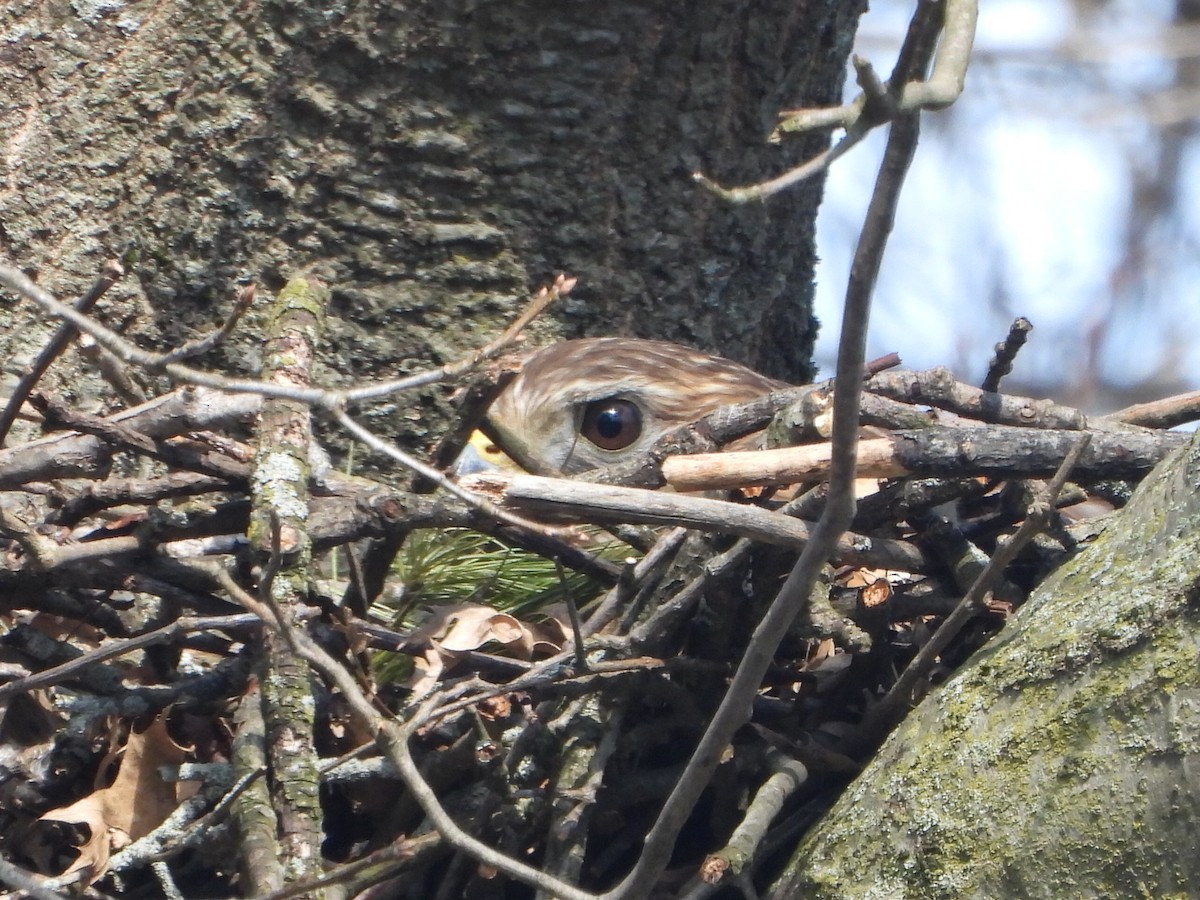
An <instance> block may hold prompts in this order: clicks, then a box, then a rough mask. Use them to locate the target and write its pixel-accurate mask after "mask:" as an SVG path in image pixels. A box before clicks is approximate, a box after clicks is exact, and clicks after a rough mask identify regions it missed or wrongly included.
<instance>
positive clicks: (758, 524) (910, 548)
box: [462, 473, 929, 572]
mask: <svg viewBox="0 0 1200 900" xmlns="http://www.w3.org/2000/svg"><path fill="white" fill-rule="evenodd" d="M462 484H463V486H464V487H467V488H468V489H469V490H475V491H479V492H480V493H483V494H485V495H486V496H488V497H489V498H490V499H492V500H494V501H495V502H497V503H499V504H501V506H503V507H504V508H508V509H519V510H521V511H522V512H525V513H529V514H533V515H544V516H548V517H552V518H554V519H559V520H564V519H565V520H570V521H579V522H594V523H600V522H635V523H642V524H648V525H682V526H684V527H687V528H695V529H698V530H700V531H716V532H723V533H726V534H736V535H739V536H741V537H747V538H752V539H754V540H759V541H763V542H764V543H768V544H776V545H781V546H785V547H802V546H804V544H806V543H808V541H809V538H810V537H811V532H812V526H811V525H810V524H809V523H807V522H803V521H801V520H800V519H793V518H792V517H791V516H787V515H784V514H783V513H777V512H771V511H770V510H766V509H761V508H759V507H757V506H749V505H746V504H743V503H730V502H728V501H725V500H710V499H708V498H707V497H686V496H682V495H680V494H674V493H671V492H670V491H649V490H645V489H642V488H628V487H619V486H616V485H606V484H591V483H589V482H585V481H572V480H570V479H566V478H544V477H542V476H540V475H505V474H499V473H488V474H486V475H473V476H471V477H470V478H469V479H463V482H462ZM835 558H836V559H837V560H838V561H839V562H843V563H847V564H850V565H865V566H875V567H877V568H883V569H896V570H898V571H903V572H923V571H927V570H928V569H929V562H928V561H927V560H926V559H925V557H924V555H923V554H922V553H921V551H920V550H919V549H918V548H917V547H915V546H914V545H912V544H908V543H905V542H904V541H896V540H889V539H884V538H874V537H867V536H865V535H858V534H853V533H848V534H846V535H844V536H843V537H842V539H841V540H840V541H839V542H838V547H837V552H836V554H835Z"/></svg>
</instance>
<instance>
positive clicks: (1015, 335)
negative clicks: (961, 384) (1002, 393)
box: [979, 316, 1033, 392]
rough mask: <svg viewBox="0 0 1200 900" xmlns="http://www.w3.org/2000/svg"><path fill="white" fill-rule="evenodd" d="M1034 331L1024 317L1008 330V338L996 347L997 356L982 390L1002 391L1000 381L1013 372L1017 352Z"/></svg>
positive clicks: (993, 359)
mask: <svg viewBox="0 0 1200 900" xmlns="http://www.w3.org/2000/svg"><path fill="white" fill-rule="evenodd" d="M1031 331H1033V323H1032V322H1030V321H1029V320H1028V319H1026V318H1025V317H1024V316H1021V317H1020V318H1018V319H1016V320H1015V321H1014V322H1013V323H1012V325H1011V326H1009V329H1008V337H1006V338H1005V339H1004V340H1003V341H1001V342H1000V343H999V344H997V345H996V348H995V351H996V352H995V356H993V357H992V361H991V362H989V363H988V370H987V375H985V376H984V378H983V383H982V384H980V385H979V386H980V388H982V389H983V390H985V391H990V392H995V391H998V390H1000V379H1001V378H1003V377H1004V376H1005V375H1007V374H1009V373H1010V372H1011V371H1012V364H1013V360H1014V359H1016V358H1017V352H1018V351H1019V350H1020V349H1021V348H1022V347H1024V346H1025V342H1026V341H1027V340H1029V332H1031Z"/></svg>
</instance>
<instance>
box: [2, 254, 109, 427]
mask: <svg viewBox="0 0 1200 900" xmlns="http://www.w3.org/2000/svg"><path fill="white" fill-rule="evenodd" d="M124 274H125V269H124V268H123V267H122V266H121V263H120V262H119V261H117V260H115V259H110V260H107V261H106V262H105V263H104V265H103V266H102V267H101V269H100V276H99V277H98V278H97V279H96V281H95V282H94V283H93V284H92V286H91V287H90V288H88V291H87V293H86V294H84V295H83V296H82V297H80V298H79V299H78V300H77V301H76V302H75V306H74V310H75V312H77V313H79V314H80V315H83V314H85V313H87V312H88V311H89V310H91V308H92V307H93V306H95V305H96V304H97V303H98V302H99V301H100V298H101V297H103V296H104V295H105V294H107V293H108V289H109V288H111V287H112V286H113V285H114V284H116V283H117V281H118V280H119V279H120V278H121V276H122V275H124ZM78 334H79V329H78V328H77V327H76V326H74V325H72V324H71V323H69V322H64V323H63V324H61V325H59V326H58V331H56V332H55V333H54V336H53V337H51V338H50V340H48V341H47V342H46V345H45V346H44V347H42V350H41V352H40V353H38V355H37V359H35V360H34V361H33V362H32V363H31V364H30V366H29V368H28V370H26V372H25V374H24V375H22V376H21V380H20V381H18V382H17V386H16V387H15V388H13V392H12V396H11V397H9V398H8V403H7V404H5V406H4V410H3V411H2V412H0V447H3V446H4V441H5V439H6V438H7V437H8V432H9V430H10V429H11V428H12V426H13V423H14V422H15V421H16V420H17V416H18V414H19V413H20V412H21V407H22V406H23V405H24V403H25V401H26V400H28V399H29V395H30V394H32V393H33V389H34V388H35V387H37V383H38V382H39V381H41V379H42V376H43V375H45V374H46V370H47V369H49V368H50V366H51V364H52V363H53V362H54V360H56V359H58V357H59V356H61V355H62V353H63V351H64V350H66V349H67V347H68V346H69V345H70V343H71V341H73V340H74V339H75V337H76V336H77V335H78Z"/></svg>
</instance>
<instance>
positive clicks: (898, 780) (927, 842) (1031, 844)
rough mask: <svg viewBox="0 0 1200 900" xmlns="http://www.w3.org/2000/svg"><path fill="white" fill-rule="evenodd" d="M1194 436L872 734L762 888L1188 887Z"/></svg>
mask: <svg viewBox="0 0 1200 900" xmlns="http://www.w3.org/2000/svg"><path fill="white" fill-rule="evenodd" d="M1198 488H1200V441H1193V442H1192V443H1191V444H1189V445H1188V446H1187V447H1185V448H1183V449H1182V450H1180V451H1177V452H1176V453H1175V454H1173V455H1172V456H1171V457H1170V458H1169V459H1168V460H1167V461H1165V462H1164V463H1163V464H1162V465H1161V466H1160V467H1159V468H1158V469H1156V470H1155V472H1154V473H1153V474H1152V475H1151V476H1150V477H1149V478H1148V479H1147V480H1146V481H1145V482H1144V483H1143V484H1142V486H1141V487H1140V488H1139V489H1138V491H1137V493H1136V494H1135V496H1134V498H1133V500H1132V501H1131V502H1130V504H1129V506H1128V507H1127V508H1126V509H1125V510H1123V511H1122V512H1121V513H1119V514H1118V515H1116V516H1114V518H1113V520H1112V521H1111V522H1110V524H1109V525H1108V526H1107V527H1106V528H1105V530H1104V531H1103V533H1102V534H1101V535H1100V536H1099V537H1098V538H1097V539H1096V540H1095V542H1094V543H1093V544H1092V545H1091V546H1089V547H1088V548H1086V550H1085V551H1084V552H1082V553H1081V554H1080V555H1079V556H1078V557H1076V558H1075V559H1074V560H1073V561H1071V562H1070V563H1069V564H1067V565H1066V566H1064V567H1063V569H1061V570H1060V571H1059V572H1057V573H1055V574H1054V575H1053V576H1052V577H1051V578H1050V579H1048V580H1047V581H1046V582H1045V583H1044V584H1043V585H1042V586H1041V587H1039V588H1038V589H1037V591H1036V592H1035V593H1034V595H1033V596H1032V597H1031V598H1030V600H1029V601H1028V603H1027V604H1026V605H1025V606H1024V607H1023V608H1022V609H1021V610H1020V612H1019V613H1018V614H1017V615H1016V617H1015V618H1014V620H1013V621H1012V622H1011V623H1010V624H1009V625H1008V626H1007V627H1006V628H1005V630H1004V632H1002V634H1001V635H1000V636H999V637H998V638H997V639H995V640H994V641H993V643H992V644H991V645H990V646H989V647H987V648H985V649H984V650H983V651H981V652H980V653H979V654H977V656H976V658H975V659H974V660H973V661H972V662H971V663H970V664H969V665H968V667H966V668H965V669H964V670H963V671H961V672H960V673H958V674H957V675H955V677H953V678H952V679H951V680H950V681H949V682H948V683H947V684H945V685H944V686H942V687H940V688H939V689H937V690H936V691H935V692H934V693H933V694H931V695H930V696H929V697H928V698H926V700H925V701H924V702H923V703H922V704H921V705H920V706H919V707H918V708H917V710H915V711H914V712H913V713H912V714H911V715H910V717H909V719H908V720H907V721H906V722H905V723H904V725H903V726H901V728H900V729H899V730H898V731H897V732H896V733H894V734H893V735H892V736H891V738H890V739H889V740H888V741H887V742H886V743H885V744H884V746H883V748H882V749H881V750H880V752H879V753H878V754H877V755H876V757H875V758H874V759H873V760H872V762H871V763H870V765H869V766H868V768H867V769H866V771H865V772H864V773H863V774H862V776H861V777H860V778H859V779H858V781H857V782H856V783H855V784H853V785H851V787H850V788H849V789H848V790H847V791H846V792H845V794H844V795H843V796H842V798H841V799H840V800H839V802H838V803H837V804H836V805H835V806H834V808H833V809H832V810H831V811H830V812H829V813H828V814H827V816H826V817H825V819H824V820H823V822H822V823H821V824H820V825H819V826H818V827H816V828H815V829H814V830H813V831H812V833H811V834H810V835H809V837H808V838H807V839H806V840H805V842H804V844H803V845H802V846H801V848H800V849H799V851H798V853H797V855H796V856H795V857H794V858H793V860H792V863H791V864H790V866H789V869H788V872H787V874H786V875H785V876H784V878H783V879H781V881H780V883H779V884H778V886H777V889H776V892H775V896H778V897H787V896H794V895H798V894H799V892H801V891H802V892H803V894H802V895H803V896H805V897H818V898H819V897H839V898H847V897H883V896H887V897H914V898H915V897H922V898H926V897H934V898H936V897H947V898H949V897H956V898H957V897H998V896H1022V897H1046V898H1052V897H1055V898H1057V897H1063V896H1079V897H1115V896H1165V895H1169V894H1177V895H1181V896H1182V895H1186V894H1188V892H1189V891H1190V890H1191V886H1192V885H1195V884H1196V883H1200V858H1197V856H1196V854H1195V853H1194V851H1193V848H1194V847H1195V846H1196V841H1197V839H1198V838H1200V807H1198V806H1197V804H1196V802H1195V797H1196V796H1198V795H1200V777H1198V776H1197V775H1196V768H1195V758H1196V753H1197V751H1198V750H1200V667H1198V666H1197V665H1196V660H1197V656H1198V653H1200V620H1198V617H1197V608H1196V599H1197V596H1198V590H1200V490H1198Z"/></svg>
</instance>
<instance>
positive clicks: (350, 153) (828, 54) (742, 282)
mask: <svg viewBox="0 0 1200 900" xmlns="http://www.w3.org/2000/svg"><path fill="white" fill-rule="evenodd" d="M864 7H865V2H861V0H854V2H849V3H833V4H831V3H827V2H811V0H810V2H795V0H767V2H763V3H755V4H749V5H748V4H745V3H741V2H737V0H707V2H698V3H667V2H657V3H656V2H640V3H639V2H579V3H567V4H563V3H550V2H525V3H516V4H513V3H495V2H478V0H449V2H446V0H437V2H423V3H405V4H396V3H390V2H382V0H364V2H356V3H348V4H335V5H332V6H327V5H325V4H313V3H308V2H287V0H274V2H263V3H248V4H234V5H232V8H231V5H230V4H228V3H217V2H213V0H192V2H188V3H183V2H169V3H166V4H151V3H131V4H122V5H120V6H116V5H106V4H84V3H72V4H66V3H50V4H45V3H34V2H32V0H28V2H26V0H16V2H13V3H9V4H6V9H5V10H4V11H2V12H0V33H2V34H3V35H4V39H5V40H4V50H3V53H2V54H0V134H2V135H3V136H4V143H5V148H4V153H3V154H2V155H0V173H2V174H3V179H4V190H3V191H2V192H0V220H2V222H3V230H2V231H0V252H2V253H3V255H4V256H6V257H8V258H9V259H11V260H12V261H14V262H15V263H17V264H18V265H21V266H25V267H27V268H28V269H31V270H34V269H36V270H38V271H37V275H38V278H39V280H40V281H41V282H42V284H43V285H44V286H45V287H47V288H49V289H51V290H52V291H55V292H57V293H59V294H61V295H63V296H64V297H67V298H69V297H70V296H72V295H74V294H78V293H79V292H81V291H82V290H83V288H84V287H85V286H86V285H87V284H88V283H89V282H90V281H91V280H92V278H93V277H94V276H95V273H96V271H97V269H98V267H99V265H100V263H101V261H102V260H103V259H105V258H107V257H110V256H114V255H119V254H120V253H122V252H123V251H124V250H125V249H126V248H128V247H134V248H136V249H137V250H138V252H139V254H140V257H139V260H138V262H137V263H136V264H135V265H134V266H133V267H132V272H131V276H132V277H129V278H127V279H126V280H125V281H124V282H123V283H122V284H120V285H118V287H117V288H115V289H114V290H113V291H112V292H111V293H110V294H109V296H108V297H107V298H106V300H105V303H104V304H103V308H102V310H101V312H100V315H101V316H102V317H105V318H106V319H107V321H109V322H110V323H115V324H116V325H118V326H120V327H121V328H122V329H123V330H124V331H125V332H126V333H127V334H130V335H134V336H136V337H138V338H139V339H141V340H143V341H153V342H158V343H167V344H170V343H178V342H179V341H180V340H181V338H182V337H183V336H184V335H185V334H186V333H190V332H192V331H194V330H195V329H197V328H199V327H201V326H204V327H209V326H211V325H212V324H213V322H214V321H216V320H218V319H219V318H220V317H221V316H222V315H223V314H224V312H225V311H226V310H227V309H228V306H229V304H230V301H231V300H232V298H233V296H234V293H235V287H234V286H235V282H237V281H238V280H239V279H250V280H255V281H258V282H259V283H260V284H263V285H265V286H266V287H268V288H271V289H278V288H279V287H280V286H281V285H282V283H283V280H284V278H285V277H286V276H287V275H288V274H289V273H290V272H292V271H294V270H298V269H311V270H313V271H315V272H316V274H318V275H320V276H321V277H323V278H324V279H326V280H327V281H328V282H329V284H330V285H331V287H332V289H333V303H332V316H331V319H330V331H329V334H330V342H329V344H327V346H326V348H325V354H326V355H325V358H324V360H323V361H324V364H325V365H326V366H327V368H328V370H331V371H327V372H326V374H325V377H326V378H332V377H335V375H334V374H333V373H336V377H343V378H347V379H349V378H360V377H363V376H366V375H373V374H396V373H400V372H404V371H408V370H412V369H417V368H421V367H425V366H427V365H428V364H429V363H430V362H442V361H446V360H449V359H452V358H455V357H456V356H457V355H459V354H461V353H462V351H463V350H465V349H467V348H469V347H471V346H474V345H477V344H479V343H480V342H482V341H483V340H484V339H485V338H486V337H488V336H492V335H494V334H495V333H496V331H497V329H498V328H499V327H500V323H501V322H502V321H504V320H505V319H507V318H508V317H510V316H511V315H513V314H514V313H515V312H516V311H517V310H518V309H519V308H520V307H521V305H522V303H523V301H524V298H525V297H526V296H527V294H528V293H529V291H530V290H531V289H532V288H534V287H536V286H537V285H538V284H539V283H541V282H543V281H544V280H546V279H547V278H549V277H551V276H552V275H553V274H554V273H555V272H558V271H567V272H569V273H571V274H574V275H578V276H580V279H581V283H580V287H579V288H577V289H576V291H575V292H574V293H573V294H572V295H571V297H570V298H569V300H568V301H567V302H566V303H565V304H564V305H563V306H562V307H561V308H559V309H557V310H556V311H555V312H554V313H553V315H552V316H551V317H550V319H548V320H547V321H545V322H543V323H541V324H540V325H539V326H538V327H537V328H536V329H535V333H536V334H537V336H539V337H541V338H550V337H553V336H557V335H565V336H577V335H581V334H585V333H587V334H603V333H623V334H631V335H637V336H654V337H662V338H668V339H674V340H679V341H684V342H688V343H691V344H695V345H698V346H700V347H703V348H706V349H717V350H720V351H722V352H724V353H726V354H728V355H731V356H735V357H738V358H740V359H742V360H745V361H747V362H749V363H751V364H753V365H755V366H757V367H758V368H760V369H762V370H764V371H766V372H768V373H771V374H774V375H778V376H781V377H785V378H789V379H802V378H804V377H805V376H806V375H808V374H809V372H810V357H811V348H812V341H813V337H814V330H815V322H814V320H813V318H812V315H811V311H810V297H811V280H812V268H813V241H812V226H813V219H814V215H815V211H816V207H817V203H818V201H819V199H820V194H821V187H820V183H819V181H814V182H813V183H811V184H809V185H807V186H806V187H803V188H801V189H799V190H796V191H792V192H790V193H788V194H787V195H786V196H783V197H780V198H777V199H774V200H772V201H770V202H767V203H761V204H754V205H751V206H744V207H733V206H730V205H728V204H726V203H724V202H723V201H719V200H717V199H715V198H714V197H712V196H710V195H708V194H706V193H705V192H704V191H703V190H701V189H700V188H698V187H697V186H696V185H695V184H694V183H693V181H692V179H691V173H692V172H693V171H694V170H697V169H700V170H703V171H705V172H706V173H708V174H710V175H712V176H714V177H716V178H718V179H720V180H722V181H725V182H737V183H742V182H747V181H752V180H755V179H760V178H762V177H764V176H767V175H770V174H777V173H778V172H780V171H782V170H783V169H784V168H786V167H788V166H790V165H792V164H794V163H795V162H797V161H798V160H799V159H801V158H802V157H807V156H809V155H811V154H813V153H814V152H815V151H817V150H818V149H820V147H821V146H822V145H823V143H824V141H825V139H826V136H818V137H812V138H810V139H807V140H800V141H795V142H787V143H785V144H783V145H769V144H767V143H766V142H765V138H766V136H767V134H768V133H769V132H770V130H771V128H772V126H773V124H774V121H775V116H776V113H777V112H778V110H779V109H780V108H785V107H795V106H799V105H823V104H830V103H836V102H838V101H839V99H840V89H841V85H842V81H843V72H844V64H845V59H846V56H847V53H848V51H849V47H850V42H851V39H852V35H853V30H854V25H855V23H856V19H857V16H858V14H859V13H860V12H861V11H862V9H863V8H864ZM8 324H9V326H10V327H9V328H7V329H6V330H5V332H4V334H3V336H2V337H0V353H2V354H3V356H4V357H5V358H7V359H9V360H12V361H14V362H13V363H11V365H13V367H14V368H17V369H19V367H20V366H21V365H22V364H23V363H24V362H25V360H26V359H27V358H28V356H29V355H30V354H31V353H32V352H35V351H36V349H37V348H38V347H40V346H41V344H42V342H43V340H44V337H45V335H46V333H47V331H48V326H47V325H46V324H45V323H42V322H40V321H38V320H37V318H36V316H35V314H34V313H33V312H32V311H31V310H30V309H29V308H27V307H25V306H21V307H19V308H18V309H16V310H10V311H9V313H8ZM253 325H254V322H253V316H252V317H251V327H249V328H247V329H246V331H247V332H253V331H254V330H255V329H254V327H253ZM258 352H259V351H258V350H257V349H256V348H255V347H254V342H253V341H252V340H250V339H249V338H248V339H247V340H246V341H245V342H237V341H235V342H234V343H232V344H231V345H229V346H228V347H226V348H225V349H224V350H223V351H221V354H223V357H224V358H222V359H216V358H214V359H212V360H210V362H212V363H213V364H220V365H224V366H230V365H234V366H237V367H240V368H243V369H244V368H247V367H253V366H254V365H256V363H257V358H256V357H257V354H258ZM318 374H319V373H318ZM58 386H59V387H66V388H69V389H70V390H71V391H72V392H74V393H76V394H77V395H79V394H82V395H83V396H85V397H86V394H87V391H86V385H85V383H81V382H80V381H78V379H76V378H75V377H74V376H62V377H61V378H60V380H59V382H58ZM437 396H439V395H436V394H430V395H429V396H426V397H424V398H422V400H421V401H420V403H417V402H414V403H413V404H412V405H411V406H410V407H408V408H402V407H400V406H391V407H388V408H385V409H381V410H378V411H376V412H375V413H374V414H373V415H374V423H375V425H376V426H377V427H379V428H380V429H381V430H382V431H384V432H386V433H389V434H392V435H399V436H401V437H403V438H407V439H409V440H410V441H420V440H423V439H425V438H427V437H429V436H431V435H436V434H437V432H438V430H439V429H440V421H439V417H438V414H437V412H436V407H437V401H436V399H435V398H436V397H437Z"/></svg>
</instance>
